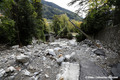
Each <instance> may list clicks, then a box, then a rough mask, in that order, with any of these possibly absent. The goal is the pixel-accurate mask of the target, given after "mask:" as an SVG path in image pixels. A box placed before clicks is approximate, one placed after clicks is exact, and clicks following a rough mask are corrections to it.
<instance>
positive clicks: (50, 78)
mask: <svg viewBox="0 0 120 80" xmlns="http://www.w3.org/2000/svg"><path fill="white" fill-rule="evenodd" d="M33 42H34V43H33V44H32V45H28V46H24V47H22V48H19V46H18V45H15V46H12V47H11V48H10V49H9V50H2V51H0V80H86V79H85V78H83V77H85V76H91V75H88V73H90V74H91V73H92V74H93V75H95V76H99V75H101V76H108V75H111V74H110V73H111V72H113V73H114V71H116V70H115V69H114V68H113V69H112V67H111V66H110V65H113V64H115V63H118V62H119V61H120V60H119V57H118V54H117V53H115V52H113V51H112V50H107V49H105V48H104V47H103V46H102V47H103V48H102V49H98V48H97V47H96V46H94V45H93V44H92V43H91V41H90V40H85V41H82V42H80V43H77V42H76V40H75V39H73V40H67V39H57V40H55V41H54V42H49V43H42V42H40V43H39V44H37V41H33ZM99 44H100V45H102V44H101V43H99ZM84 61H85V62H84ZM92 69H93V70H92ZM97 70H98V72H97ZM111 70H112V71H111ZM96 72H97V74H98V75H97V74H96ZM73 73H74V74H73ZM68 74H69V75H71V76H69V75H68ZM105 74H106V75H105ZM95 80H97V79H95Z"/></svg>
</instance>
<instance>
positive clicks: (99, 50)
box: [94, 49, 105, 56]
mask: <svg viewBox="0 0 120 80" xmlns="http://www.w3.org/2000/svg"><path fill="white" fill-rule="evenodd" d="M94 53H95V54H96V55H102V56H105V51H104V50H103V49H97V50H95V51H94Z"/></svg>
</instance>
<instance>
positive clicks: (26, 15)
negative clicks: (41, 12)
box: [11, 0, 35, 46]
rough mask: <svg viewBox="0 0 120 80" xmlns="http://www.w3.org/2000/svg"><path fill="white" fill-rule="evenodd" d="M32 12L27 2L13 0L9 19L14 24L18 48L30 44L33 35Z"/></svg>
mask: <svg viewBox="0 0 120 80" xmlns="http://www.w3.org/2000/svg"><path fill="white" fill-rule="evenodd" d="M34 10H35V9H34V7H33V6H32V4H31V3H30V2H29V0H25V1H24V0H15V3H14V4H12V9H11V13H12V15H11V17H12V19H13V20H14V21H15V22H16V24H15V26H16V31H17V34H16V35H17V41H18V44H19V45H20V46H22V45H28V44H30V43H31V41H32V37H33V35H34V34H35V22H34V21H35V17H34V16H33V13H34Z"/></svg>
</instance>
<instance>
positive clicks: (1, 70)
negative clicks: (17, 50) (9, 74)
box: [0, 69, 5, 78]
mask: <svg viewBox="0 0 120 80" xmlns="http://www.w3.org/2000/svg"><path fill="white" fill-rule="evenodd" d="M4 74H5V70H4V69H0V78H1V77H3V75H4Z"/></svg>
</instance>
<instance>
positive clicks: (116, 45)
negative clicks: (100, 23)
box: [95, 25, 120, 55]
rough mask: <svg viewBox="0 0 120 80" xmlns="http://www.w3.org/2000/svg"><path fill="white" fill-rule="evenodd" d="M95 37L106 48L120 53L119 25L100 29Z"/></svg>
mask: <svg viewBox="0 0 120 80" xmlns="http://www.w3.org/2000/svg"><path fill="white" fill-rule="evenodd" d="M95 39H98V40H100V41H101V42H102V43H103V44H105V45H106V47H107V48H110V49H112V50H114V51H115V52H117V53H119V55H120V25H117V26H114V27H109V28H106V29H104V30H102V31H100V32H99V33H98V34H97V35H96V37H95Z"/></svg>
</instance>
